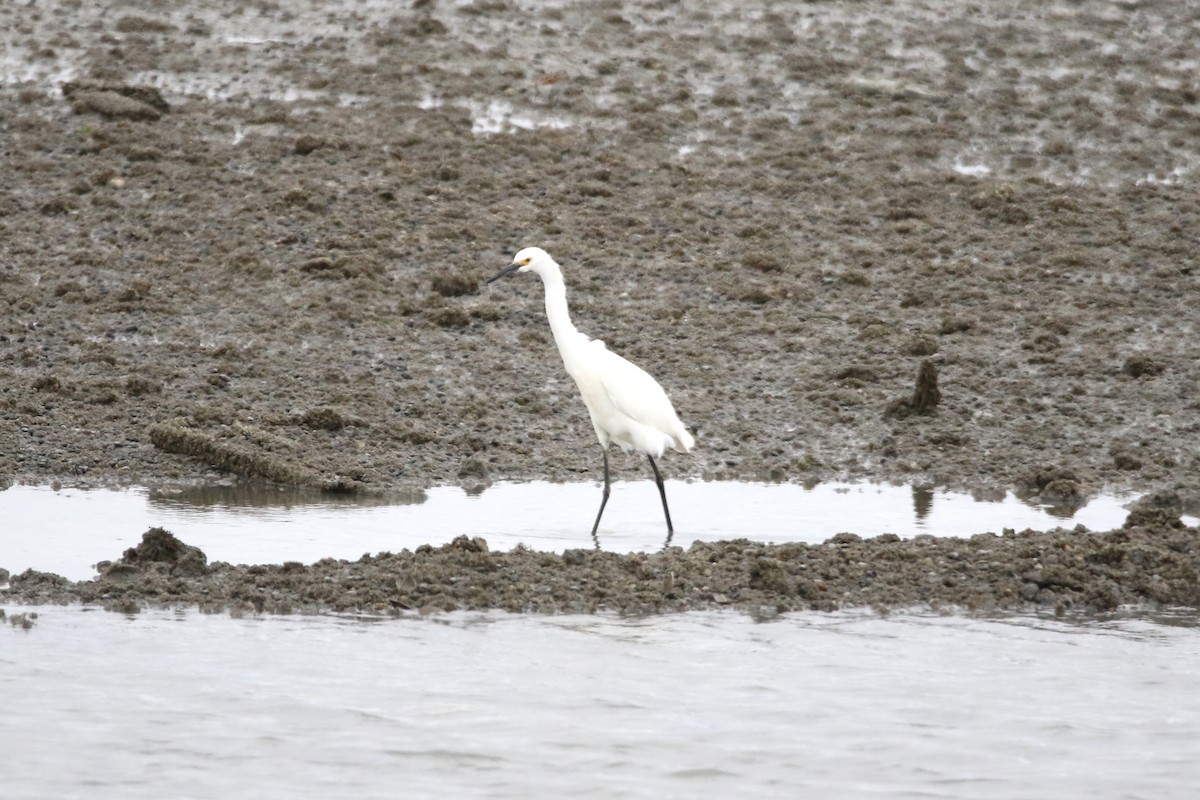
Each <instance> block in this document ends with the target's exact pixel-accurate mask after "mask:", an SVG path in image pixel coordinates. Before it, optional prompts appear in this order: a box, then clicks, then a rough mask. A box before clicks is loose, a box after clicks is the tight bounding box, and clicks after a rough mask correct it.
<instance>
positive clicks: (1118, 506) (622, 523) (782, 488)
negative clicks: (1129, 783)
mask: <svg viewBox="0 0 1200 800" xmlns="http://www.w3.org/2000/svg"><path fill="white" fill-rule="evenodd" d="M667 494H668V497H669V498H670V502H671V515H672V518H673V520H674V522H675V528H676V533H675V536H674V538H673V540H672V543H673V544H676V545H680V546H683V547H687V546H688V545H690V544H691V543H692V542H694V541H697V540H701V541H712V540H718V539H737V538H747V539H753V540H756V541H774V542H785V541H790V542H821V541H824V540H825V539H828V538H829V537H830V536H833V535H834V534H837V533H841V532H845V531H849V532H853V533H857V534H859V535H861V536H875V535H878V534H881V533H895V534H899V535H900V536H905V537H908V536H914V535H917V534H922V533H927V534H933V535H937V536H949V535H955V536H969V535H971V534H974V533H983V532H985V531H992V532H995V533H999V532H1000V531H1002V530H1003V529H1004V528H1013V529H1016V530H1023V529H1025V528H1033V529H1035V530H1048V529H1050V528H1054V527H1057V526H1060V525H1067V526H1074V525H1077V524H1082V525H1085V526H1086V527H1088V528H1089V529H1091V530H1110V529H1112V528H1115V527H1119V526H1120V525H1121V523H1122V522H1123V521H1124V519H1125V515H1126V513H1127V512H1126V510H1125V508H1124V507H1123V504H1124V503H1125V502H1127V500H1128V499H1129V498H1124V499H1123V498H1117V497H1112V496H1103V497H1098V498H1096V499H1094V500H1092V502H1091V503H1089V504H1088V505H1087V506H1085V507H1083V508H1081V509H1078V510H1075V509H1067V510H1062V509H1058V510H1056V509H1049V508H1046V507H1042V506H1036V505H1030V504H1026V503H1023V502H1021V501H1019V500H1017V499H1016V498H1015V497H1012V496H1011V495H1010V496H1007V497H1005V498H1003V499H1000V500H995V501H991V502H980V501H977V500H975V499H973V498H972V497H971V496H970V495H966V494H955V493H951V492H942V491H932V490H927V489H921V488H914V487H910V486H883V485H877V484H820V485H817V486H815V487H812V488H805V487H803V486H796V485H790V484H755V483H733V482H719V483H685V482H682V481H668V483H667ZM599 501H600V488H599V487H598V486H597V485H595V484H590V483H574V484H553V483H538V482H534V483H520V484H518V483H508V484H496V485H494V486H491V487H489V488H488V489H486V490H485V491H483V492H482V493H480V494H477V495H468V494H465V493H464V492H463V490H462V489H459V488H450V487H445V488H437V489H431V490H429V491H428V492H413V493H408V494H405V495H397V496H392V497H386V498H373V499H372V498H349V499H347V498H342V499H338V498H330V497H329V496H327V495H318V494H313V493H307V494H305V493H300V492H295V491H290V492H289V491H279V490H277V489H268V488H263V487H257V488H255V487H250V488H246V487H242V488H236V489H206V490H198V491H194V492H190V493H185V494H177V495H155V494H151V493H150V492H147V491H145V490H140V491H139V490H130V491H108V490H92V491H84V490H78V489H64V490H62V491H57V492H56V491H53V490H52V489H50V488H48V487H26V486H14V487H10V488H9V489H7V490H6V491H0V520H2V521H3V522H0V566H3V567H5V568H7V569H9V570H11V571H14V572H17V571H21V570H24V569H26V568H29V567H32V568H35V569H40V570H45V571H49V572H57V573H59V574H61V575H65V576H67V577H70V578H73V579H82V578H89V577H91V576H92V575H93V574H94V572H95V571H94V570H93V569H92V565H93V564H95V563H96V562H97V561H100V560H104V559H115V558H117V557H118V556H119V555H120V554H121V552H122V551H124V550H125V548H127V547H131V546H133V545H135V544H137V542H138V541H139V540H140V538H141V535H142V533H144V532H145V531H146V529H147V528H150V527H152V526H161V527H164V528H166V529H167V530H169V531H171V532H172V533H174V534H175V535H176V536H178V537H180V538H181V539H183V540H184V541H185V542H187V543H188V544H192V545H195V546H197V547H199V548H201V549H202V550H204V552H205V553H206V554H207V555H208V557H209V559H210V560H212V561H228V562H231V563H252V564H253V563H266V562H271V563H279V562H281V561H285V560H293V561H301V562H312V561H316V560H318V559H320V558H325V557H335V558H347V559H353V558H358V557H359V556H361V555H362V554H363V553H376V552H380V551H385V550H389V551H398V550H402V549H405V548H408V549H413V548H415V547H417V546H419V545H422V544H425V543H430V544H434V545H437V544H442V543H445V542H448V541H450V540H451V539H453V538H454V537H455V536H458V535H461V534H466V535H468V536H472V537H474V536H482V537H484V538H485V539H487V541H488V543H489V545H490V546H491V547H492V548H494V549H498V550H508V549H511V548H512V547H515V546H516V545H517V544H525V545H526V546H528V547H532V548H534V549H538V550H550V551H559V552H561V551H562V550H564V549H569V548H574V547H591V546H592V540H591V537H590V536H589V532H590V530H591V525H592V520H593V518H594V517H595V513H596V507H597V505H598V504H599ZM665 535H666V526H665V524H664V522H663V516H662V507H661V506H660V503H659V497H658V490H657V488H656V487H655V486H654V484H653V482H651V481H631V482H627V483H616V484H614V485H613V493H612V498H611V500H610V501H609V503H608V507H607V508H606V509H605V512H604V522H603V524H602V525H601V527H600V541H601V544H602V546H603V547H604V548H606V549H608V550H614V551H620V552H633V551H652V550H657V549H659V548H661V547H662V546H663V544H664V539H665Z"/></svg>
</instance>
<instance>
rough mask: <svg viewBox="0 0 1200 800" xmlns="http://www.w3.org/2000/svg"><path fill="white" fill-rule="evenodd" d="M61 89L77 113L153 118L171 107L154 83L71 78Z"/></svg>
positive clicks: (106, 116)
mask: <svg viewBox="0 0 1200 800" xmlns="http://www.w3.org/2000/svg"><path fill="white" fill-rule="evenodd" d="M62 93H63V96H64V97H66V98H67V101H68V102H69V103H70V104H71V110H73V111H74V112H75V113H76V114H99V115H100V116H102V117H105V118H107V119H128V120H146V121H154V120H156V119H158V118H159V117H161V116H162V115H163V114H165V113H167V112H168V111H170V109H171V106H170V105H169V104H168V103H167V101H166V100H164V99H163V96H162V93H161V92H159V91H158V89H155V88H154V87H153V86H126V85H124V84H115V83H104V82H100V81H70V82H68V83H64V84H63V85H62Z"/></svg>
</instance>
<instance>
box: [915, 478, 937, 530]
mask: <svg viewBox="0 0 1200 800" xmlns="http://www.w3.org/2000/svg"><path fill="white" fill-rule="evenodd" d="M912 500H913V513H914V514H916V515H917V522H924V521H925V518H926V517H928V516H929V512H930V511H932V510H933V489H930V488H929V487H927V486H917V485H915V484H914V485H913V487H912Z"/></svg>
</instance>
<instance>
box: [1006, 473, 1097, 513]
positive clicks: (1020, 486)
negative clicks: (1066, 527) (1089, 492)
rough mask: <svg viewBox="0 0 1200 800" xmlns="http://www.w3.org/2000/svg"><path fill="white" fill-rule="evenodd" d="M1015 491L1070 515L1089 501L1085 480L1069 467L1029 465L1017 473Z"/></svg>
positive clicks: (1054, 511) (1022, 497) (1025, 498)
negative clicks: (1084, 485) (1085, 491)
mask: <svg viewBox="0 0 1200 800" xmlns="http://www.w3.org/2000/svg"><path fill="white" fill-rule="evenodd" d="M1015 493H1016V495H1017V497H1019V498H1021V499H1022V500H1026V501H1032V502H1039V503H1046V504H1048V505H1049V506H1050V508H1051V511H1052V513H1056V514H1061V515H1063V516H1068V517H1069V516H1070V515H1072V514H1074V513H1075V512H1076V511H1078V510H1079V509H1081V508H1083V507H1084V506H1085V505H1087V497H1086V496H1085V493H1084V489H1083V482H1082V481H1081V480H1080V479H1079V476H1078V475H1076V474H1075V472H1074V471H1072V470H1071V469H1068V468H1067V467H1061V466H1050V465H1043V466H1039V467H1034V468H1032V469H1028V470H1026V471H1025V472H1024V473H1022V474H1021V475H1020V476H1019V477H1018V479H1017V483H1016V492H1015Z"/></svg>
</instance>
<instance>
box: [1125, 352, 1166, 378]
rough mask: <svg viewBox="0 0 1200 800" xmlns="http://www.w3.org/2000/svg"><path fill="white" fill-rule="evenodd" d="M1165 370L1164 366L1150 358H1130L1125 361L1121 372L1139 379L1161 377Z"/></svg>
mask: <svg viewBox="0 0 1200 800" xmlns="http://www.w3.org/2000/svg"><path fill="white" fill-rule="evenodd" d="M1166 369H1167V366H1166V365H1165V364H1163V363H1162V362H1161V361H1159V360H1157V359H1155V358H1152V357H1150V356H1130V357H1129V358H1127V359H1125V363H1124V365H1122V367H1121V372H1123V373H1125V374H1126V375H1128V376H1129V377H1131V378H1141V377H1142V376H1149V377H1151V378H1153V377H1157V376H1159V375H1162V374H1163V373H1164V372H1166Z"/></svg>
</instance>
